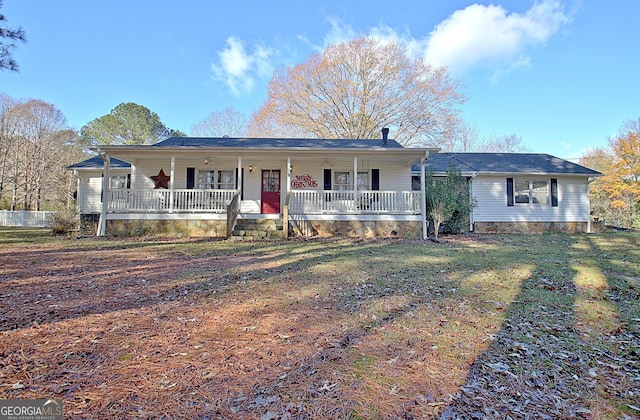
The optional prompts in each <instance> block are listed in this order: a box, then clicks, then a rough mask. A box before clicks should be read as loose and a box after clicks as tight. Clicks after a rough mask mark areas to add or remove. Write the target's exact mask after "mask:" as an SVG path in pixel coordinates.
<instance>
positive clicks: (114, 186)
mask: <svg viewBox="0 0 640 420" xmlns="http://www.w3.org/2000/svg"><path fill="white" fill-rule="evenodd" d="M127 181H128V176H127V174H116V175H111V176H110V177H109V189H110V190H126V189H127V184H128V182H127Z"/></svg>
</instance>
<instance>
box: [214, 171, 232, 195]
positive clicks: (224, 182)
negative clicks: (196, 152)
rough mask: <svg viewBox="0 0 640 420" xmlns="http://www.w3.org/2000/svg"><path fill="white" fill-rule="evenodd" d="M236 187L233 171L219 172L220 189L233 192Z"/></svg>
mask: <svg viewBox="0 0 640 420" xmlns="http://www.w3.org/2000/svg"><path fill="white" fill-rule="evenodd" d="M234 186H235V179H234V176H233V171H218V188H220V189H221V190H232V189H233V188H234Z"/></svg>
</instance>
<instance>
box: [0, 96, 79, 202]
mask: <svg viewBox="0 0 640 420" xmlns="http://www.w3.org/2000/svg"><path fill="white" fill-rule="evenodd" d="M0 99H1V100H2V103H1V106H0V141H1V143H0V145H1V148H2V153H1V154H0V184H1V185H2V195H3V196H2V197H0V198H2V201H0V205H3V206H6V207H9V208H10V209H11V210H17V209H21V208H22V209H25V210H41V209H43V208H44V207H45V204H46V207H49V208H51V207H56V208H59V207H61V205H62V203H63V200H61V199H59V195H60V194H61V193H60V190H59V188H58V187H59V185H58V183H59V182H60V181H61V179H60V178H59V177H60V174H61V173H62V172H64V167H65V165H69V164H71V163H73V162H74V161H77V160H79V159H78V158H81V157H84V155H83V153H82V147H81V144H80V142H78V141H77V138H78V136H77V133H75V132H74V131H73V130H70V129H68V127H67V122H66V118H65V117H64V115H63V114H62V112H61V111H60V110H58V109H57V108H56V107H55V106H53V105H51V104H49V103H46V102H44V101H40V100H35V99H31V100H28V101H15V100H12V99H11V98H9V97H7V96H3V97H1V98H0ZM70 159H72V160H70ZM68 175H69V174H65V176H68ZM63 178H64V177H63ZM63 182H64V184H65V189H66V184H67V179H66V178H64V180H63ZM9 189H10V191H11V198H10V202H9V201H8V200H7V197H6V195H7V190H9Z"/></svg>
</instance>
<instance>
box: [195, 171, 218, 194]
mask: <svg viewBox="0 0 640 420" xmlns="http://www.w3.org/2000/svg"><path fill="white" fill-rule="evenodd" d="M215 180H216V171H198V188H200V189H202V190H213V189H215V188H216V184H215Z"/></svg>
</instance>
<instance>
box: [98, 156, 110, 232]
mask: <svg viewBox="0 0 640 420" xmlns="http://www.w3.org/2000/svg"><path fill="white" fill-rule="evenodd" d="M99 153H100V157H101V158H102V161H103V170H102V173H103V177H102V213H100V222H99V223H98V231H97V232H96V236H105V235H106V234H107V210H108V209H109V186H110V185H111V182H110V178H111V176H110V175H109V170H110V168H111V156H109V155H108V154H106V153H102V152H99Z"/></svg>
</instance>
